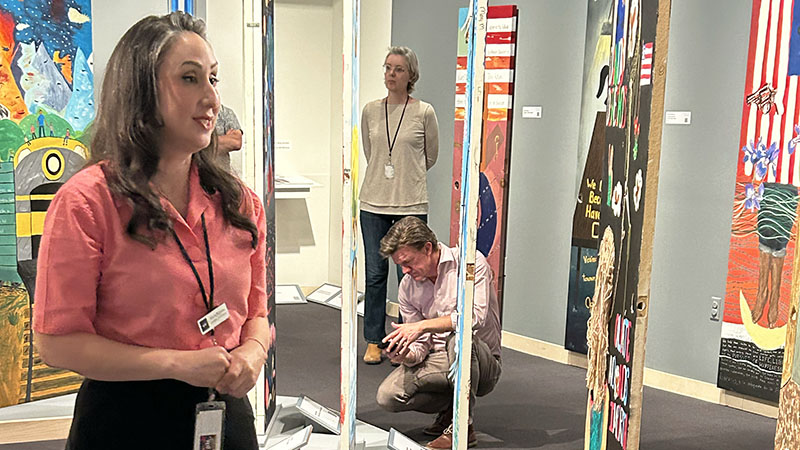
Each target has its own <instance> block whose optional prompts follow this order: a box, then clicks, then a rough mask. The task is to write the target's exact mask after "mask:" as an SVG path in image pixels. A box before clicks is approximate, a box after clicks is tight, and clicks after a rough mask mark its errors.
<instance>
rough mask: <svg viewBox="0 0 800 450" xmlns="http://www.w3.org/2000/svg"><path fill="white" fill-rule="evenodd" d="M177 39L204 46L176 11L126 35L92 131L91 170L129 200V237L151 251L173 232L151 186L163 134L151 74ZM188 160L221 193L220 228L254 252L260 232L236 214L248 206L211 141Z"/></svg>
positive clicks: (193, 23)
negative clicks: (246, 238)
mask: <svg viewBox="0 0 800 450" xmlns="http://www.w3.org/2000/svg"><path fill="white" fill-rule="evenodd" d="M183 32H192V33H196V34H198V35H199V36H200V37H202V38H203V39H206V26H205V23H204V22H203V21H202V20H201V19H196V18H194V17H192V16H191V15H189V14H186V13H184V12H180V11H179V12H173V13H170V14H167V15H165V16H149V17H145V18H144V19H142V20H140V21H139V22H137V23H136V24H135V25H133V26H132V27H131V28H130V29H129V30H128V31H127V32H125V34H124V35H123V36H122V38H121V39H120V41H119V43H118V44H117V46H116V48H114V52H113V53H112V54H111V58H110V59H109V61H108V65H107V66H106V70H105V78H104V80H103V88H102V92H101V94H100V104H99V108H98V112H97V118H96V120H95V123H94V126H93V136H92V144H91V150H92V159H91V161H90V164H94V163H98V162H102V168H103V172H104V173H105V176H106V179H107V182H108V186H109V188H110V190H111V192H113V193H114V194H116V195H119V196H122V197H123V198H127V199H128V201H129V203H130V204H131V205H132V206H133V215H132V216H131V219H130V221H129V222H128V226H127V229H126V231H127V233H128V235H130V236H131V238H133V239H135V240H137V241H140V242H142V243H144V244H147V245H149V246H150V247H151V248H155V247H156V245H157V244H158V242H159V241H161V240H162V239H163V238H164V236H165V235H166V234H167V232H168V231H169V230H171V228H172V222H171V220H170V219H169V216H168V215H167V212H166V211H165V210H164V208H162V207H161V201H160V199H159V196H158V195H157V194H156V193H155V192H154V191H153V189H152V188H151V187H150V184H149V182H150V180H151V179H152V177H153V175H155V173H156V170H157V169H158V162H159V160H160V151H159V144H160V136H161V130H162V128H163V127H164V123H163V121H162V119H161V117H160V115H159V112H158V88H157V86H158V85H157V77H156V74H157V73H158V68H159V65H160V64H161V62H162V59H163V57H164V55H165V54H166V53H167V51H168V50H169V49H170V47H171V45H172V44H173V42H174V40H175V38H176V37H177V36H178V35H179V34H181V33H183ZM192 160H193V162H194V164H195V165H196V166H197V169H198V173H199V175H200V185H201V186H202V188H203V190H205V191H206V192H207V193H209V194H214V193H217V192H219V194H220V196H221V198H222V212H223V216H224V218H225V220H226V221H227V222H228V223H229V224H231V225H233V226H234V227H237V228H240V229H243V230H246V231H249V232H250V235H251V236H252V242H251V244H252V246H253V248H255V247H256V242H257V240H258V228H257V227H256V225H255V224H254V223H253V221H251V220H250V219H249V218H248V217H247V215H246V214H245V213H244V212H243V211H242V210H243V205H246V204H247V203H246V202H244V201H243V197H244V194H245V189H244V185H243V184H242V182H241V181H240V180H239V179H238V178H236V177H235V176H234V175H232V174H231V173H230V172H229V171H228V169H227V168H226V167H223V166H222V165H221V164H220V163H219V162H218V161H219V159H218V158H217V137H216V133H213V134H212V137H211V143H210V144H209V146H208V147H206V148H204V149H202V150H201V151H199V152H197V153H195V154H194V155H192Z"/></svg>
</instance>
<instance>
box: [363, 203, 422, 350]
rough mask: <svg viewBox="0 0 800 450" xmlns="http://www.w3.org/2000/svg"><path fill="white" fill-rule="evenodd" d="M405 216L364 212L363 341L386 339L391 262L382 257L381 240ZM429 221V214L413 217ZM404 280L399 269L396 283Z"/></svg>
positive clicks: (398, 267)
mask: <svg viewBox="0 0 800 450" xmlns="http://www.w3.org/2000/svg"><path fill="white" fill-rule="evenodd" d="M403 217H407V216H403V215H395V214H375V213H371V212H368V211H361V235H362V236H363V237H364V256H365V258H364V259H365V261H364V267H365V269H366V282H365V284H366V292H364V339H365V340H366V341H367V342H368V343H370V344H379V343H380V342H381V340H382V339H383V338H384V337H386V281H387V280H388V279H389V261H388V260H387V259H384V258H383V257H382V256H381V254H380V248H381V238H383V237H384V236H385V235H386V233H387V232H388V231H389V228H391V227H392V225H394V223H395V222H397V221H398V220H400V219H402V218H403ZM414 217H418V218H419V219H422V220H423V221H425V222H426V223H427V222H428V215H427V214H420V215H414ZM402 279H403V269H402V268H401V267H400V266H397V284H398V285H399V284H400V280H402Z"/></svg>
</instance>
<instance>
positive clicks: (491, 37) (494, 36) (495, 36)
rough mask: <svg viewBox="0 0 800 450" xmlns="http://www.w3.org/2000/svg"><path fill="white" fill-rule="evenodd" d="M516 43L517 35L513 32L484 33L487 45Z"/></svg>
mask: <svg viewBox="0 0 800 450" xmlns="http://www.w3.org/2000/svg"><path fill="white" fill-rule="evenodd" d="M516 42H517V33H515V32H513V31H512V32H498V33H486V43H487V44H514V43H516Z"/></svg>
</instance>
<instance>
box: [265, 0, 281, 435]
mask: <svg viewBox="0 0 800 450" xmlns="http://www.w3.org/2000/svg"><path fill="white" fill-rule="evenodd" d="M274 8H275V2H274V0H264V3H263V4H262V8H261V13H262V21H261V23H262V27H263V28H262V31H263V36H262V58H261V63H262V73H263V74H264V76H263V79H262V85H261V87H262V95H263V101H264V104H263V107H264V191H265V192H264V211H265V213H266V216H267V315H268V318H269V324H270V330H269V331H270V335H271V338H272V339H271V340H270V342H271V345H270V347H269V351H268V352H267V364H266V367H265V368H264V373H265V377H264V380H265V383H266V388H267V392H268V393H269V395H268V396H267V397H266V398H265V403H266V405H265V410H266V418H265V426H268V424H269V422H270V420H271V419H272V416H273V415H274V414H275V407H276V405H277V403H276V401H277V391H276V387H275V386H276V385H275V382H276V378H277V366H276V360H275V354H276V341H275V338H276V333H275V319H276V317H275V312H276V311H275V9H274Z"/></svg>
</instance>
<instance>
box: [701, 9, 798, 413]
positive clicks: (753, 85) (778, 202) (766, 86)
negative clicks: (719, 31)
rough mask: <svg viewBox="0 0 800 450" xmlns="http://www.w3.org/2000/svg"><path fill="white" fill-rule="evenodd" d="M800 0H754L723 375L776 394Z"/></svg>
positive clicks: (786, 287) (790, 235) (793, 175)
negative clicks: (796, 1)
mask: <svg viewBox="0 0 800 450" xmlns="http://www.w3.org/2000/svg"><path fill="white" fill-rule="evenodd" d="M798 26H800V2H798V3H793V2H792V1H783V0H755V1H754V2H753V15H752V20H751V23H750V48H749V52H748V57H747V76H746V80H745V91H744V93H743V95H742V129H741V136H740V142H739V150H738V151H737V152H736V155H737V158H738V160H739V164H738V166H737V170H736V188H735V194H734V205H733V223H732V225H731V245H730V253H729V257H728V279H727V286H726V292H725V312H724V315H723V323H722V339H721V345H720V359H719V372H718V374H719V375H718V380H717V384H718V386H719V387H721V388H723V389H730V390H733V391H737V392H741V393H743V394H747V395H751V396H754V397H759V398H763V399H766V400H771V401H777V400H778V396H779V387H780V380H781V371H782V360H783V348H784V339H785V335H786V323H787V320H788V312H789V293H790V286H791V283H792V267H793V263H792V261H793V259H794V252H795V245H796V236H797V227H796V217H797V212H796V210H797V186H798V185H800V158H798V157H797V153H796V152H795V147H796V144H797V142H798V141H800V137H799V135H800V126H798V122H800V107H798V98H800V94H799V93H798V89H797V81H798V75H800V34H798V32H797V30H798Z"/></svg>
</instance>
